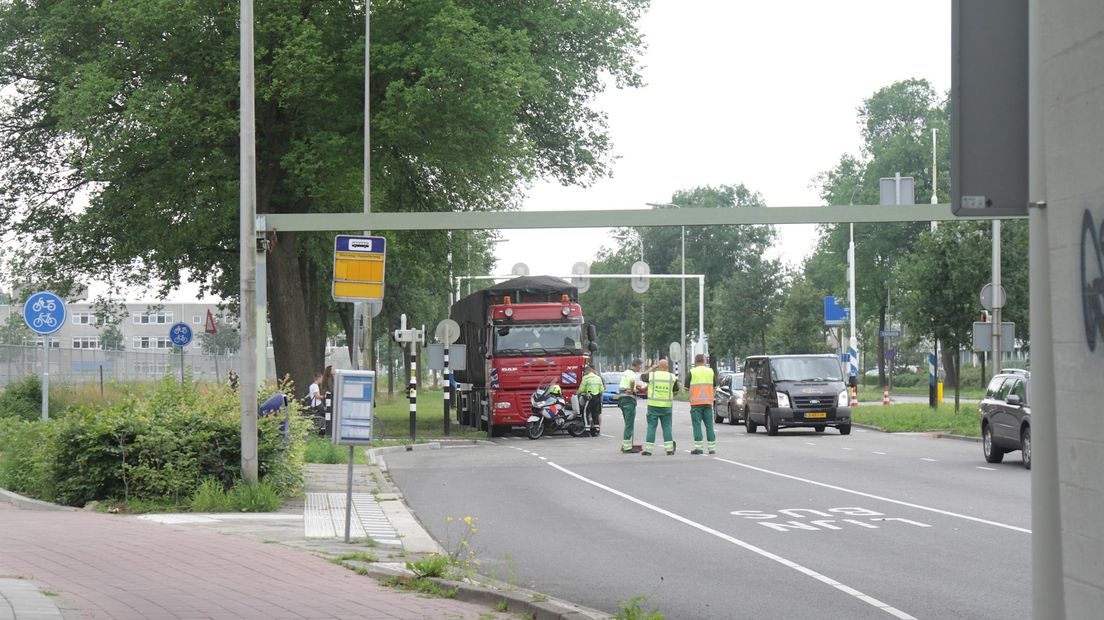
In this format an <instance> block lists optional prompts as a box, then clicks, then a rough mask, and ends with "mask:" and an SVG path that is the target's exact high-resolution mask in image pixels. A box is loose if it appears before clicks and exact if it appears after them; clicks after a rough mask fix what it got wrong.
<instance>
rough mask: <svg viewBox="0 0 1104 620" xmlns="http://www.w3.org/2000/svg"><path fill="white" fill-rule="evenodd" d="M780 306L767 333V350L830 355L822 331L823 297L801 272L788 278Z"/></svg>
mask: <svg viewBox="0 0 1104 620" xmlns="http://www.w3.org/2000/svg"><path fill="white" fill-rule="evenodd" d="M787 280H788V281H787V286H786V290H785V293H784V294H783V295H782V300H783V301H782V305H781V308H779V310H778V312H776V313H774V315H773V317H772V320H771V322H770V327H769V329H768V334H767V343H768V345H767V346H768V347H769V351H770V352H771V353H777V354H783V355H784V354H790V353H831V352H832V347H831V346H829V345H828V342H827V340H826V333H825V330H824V297H823V295H822V294H821V292H820V291H818V290H817V289H816V288H815V287H814V286H813V285H812V284H811V283H810V282H809V280H808V279H807V278H806V277H805V276H804V275H803V274H801V273H795V274H792V275H791V276H790V277H788V278H787Z"/></svg>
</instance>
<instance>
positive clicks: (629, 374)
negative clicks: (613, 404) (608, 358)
mask: <svg viewBox="0 0 1104 620" xmlns="http://www.w3.org/2000/svg"><path fill="white" fill-rule="evenodd" d="M643 365H644V361H643V360H640V359H634V360H633V361H632V364H631V368H626V369H625V372H623V373H621V383H619V384H618V390H617V407H618V408H619V409H620V410H621V417H622V418H624V420H625V432H624V433H622V435H621V453H622V454H629V453H631V452H632V451H633V430H634V429H633V426H634V425H635V424H636V392H637V386H638V385H639V384H640V381H639V379H640V377H639V376H638V373H640V368H641V367H642V366H643Z"/></svg>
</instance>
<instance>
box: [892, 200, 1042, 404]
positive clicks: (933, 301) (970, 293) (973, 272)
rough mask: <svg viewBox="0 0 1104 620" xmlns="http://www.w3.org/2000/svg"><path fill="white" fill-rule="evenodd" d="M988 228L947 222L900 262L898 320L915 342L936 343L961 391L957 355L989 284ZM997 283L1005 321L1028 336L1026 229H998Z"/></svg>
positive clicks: (1012, 225) (966, 345)
mask: <svg viewBox="0 0 1104 620" xmlns="http://www.w3.org/2000/svg"><path fill="white" fill-rule="evenodd" d="M991 229H992V224H991V223H990V222H988V221H985V222H975V221H965V222H947V223H942V224H940V225H939V228H938V229H937V230H935V231H933V232H926V233H923V234H921V235H920V237H919V238H918V239H917V241H916V244H915V246H914V247H913V250H912V252H910V253H909V254H908V255H907V256H905V257H904V258H903V260H901V261H898V263H897V268H896V276H897V280H898V281H899V283H900V286H901V289H902V295H901V316H902V318H903V319H904V320H905V322H907V323H908V325H909V327H910V328H911V330H912V332H913V334H914V337H927V338H929V339H932V340H934V339H936V338H938V339H939V340H940V342H942V344H943V348H944V351H947V352H950V355H946V356H944V360H945V367H946V370H947V380H948V382H949V383H950V384H951V385H954V386H955V395H956V397H957V395H958V389H959V387H960V383H961V382H960V380H959V373H958V370H959V369H958V359H959V356H958V355H957V352H958V351H960V350H961V349H970V348H971V345H972V333H973V323H974V321H977V320H978V314H979V310H980V309H981V306H980V303H979V301H978V293H979V292H980V291H981V287H982V286H984V285H985V284H986V283H987V282H989V280H990V277H989V276H990V268H991V264H992V261H991V256H992V255H991V251H992V234H991ZM1001 281H1002V283H1004V284H1005V285H1006V287H1005V288H1006V291H1007V292H1008V300H1007V304H1008V305H1007V306H1006V307H1005V308H1004V310H1003V312H1004V316H1003V317H1002V320H1003V321H1014V322H1015V323H1016V332H1017V336H1019V337H1021V338H1023V339H1024V340H1026V333H1027V331H1026V330H1027V306H1028V299H1027V290H1026V287H1025V286H1024V285H1025V284H1026V282H1027V226H1026V223H1025V222H1022V221H1017V222H1006V223H1004V224H1003V225H1002V226H1001Z"/></svg>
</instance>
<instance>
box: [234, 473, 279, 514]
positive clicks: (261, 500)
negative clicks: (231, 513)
mask: <svg viewBox="0 0 1104 620" xmlns="http://www.w3.org/2000/svg"><path fill="white" fill-rule="evenodd" d="M227 495H228V496H229V498H230V506H231V508H233V509H234V510H235V511H237V512H272V511H273V510H276V509H277V508H279V507H280V495H279V494H278V493H277V492H276V487H275V485H274V484H273V483H272V481H271V479H269V478H265V479H264V480H261V481H260V482H258V483H257V484H246V483H244V482H242V481H241V480H238V481H237V482H236V483H234V488H232V489H230V492H229V493H228V494H227Z"/></svg>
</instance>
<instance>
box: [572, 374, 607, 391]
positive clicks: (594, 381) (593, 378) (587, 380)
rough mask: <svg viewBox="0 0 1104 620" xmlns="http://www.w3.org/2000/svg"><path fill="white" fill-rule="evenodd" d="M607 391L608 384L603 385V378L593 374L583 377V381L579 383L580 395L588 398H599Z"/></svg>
mask: <svg viewBox="0 0 1104 620" xmlns="http://www.w3.org/2000/svg"><path fill="white" fill-rule="evenodd" d="M605 389H606V384H605V383H602V378H601V377H599V376H598V375H596V374H594V373H592V372H588V373H587V374H585V375H583V380H582V382H580V383H579V393H581V394H586V395H588V396H597V395H598V394H601V393H602V392H603V391H604V390H605Z"/></svg>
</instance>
